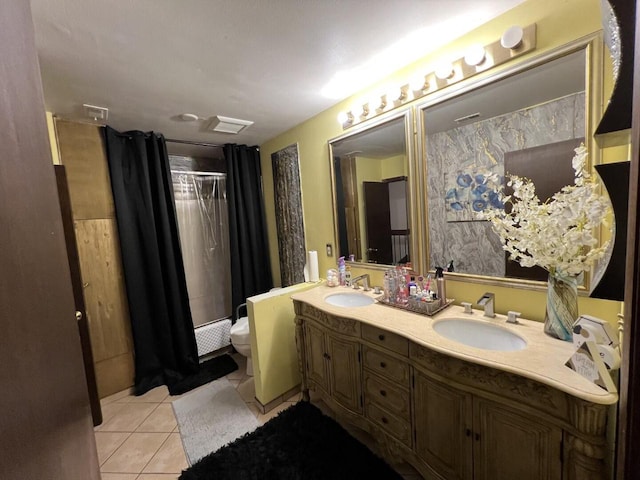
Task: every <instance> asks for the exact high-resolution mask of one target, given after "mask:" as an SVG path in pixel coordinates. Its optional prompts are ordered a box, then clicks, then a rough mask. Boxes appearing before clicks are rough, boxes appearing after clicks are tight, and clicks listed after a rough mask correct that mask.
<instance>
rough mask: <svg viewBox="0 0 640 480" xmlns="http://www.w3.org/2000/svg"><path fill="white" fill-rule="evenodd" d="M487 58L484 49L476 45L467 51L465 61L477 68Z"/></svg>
mask: <svg viewBox="0 0 640 480" xmlns="http://www.w3.org/2000/svg"><path fill="white" fill-rule="evenodd" d="M486 56H487V53H486V51H485V49H484V47H483V46H482V45H479V44H475V45H472V46H471V47H470V48H469V50H467V54H466V55H465V56H464V61H465V63H466V64H467V65H469V66H472V67H477V66H478V65H480V64H481V63H482V62H484V59H485V58H486Z"/></svg>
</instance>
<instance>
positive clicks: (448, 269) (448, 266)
mask: <svg viewBox="0 0 640 480" xmlns="http://www.w3.org/2000/svg"><path fill="white" fill-rule="evenodd" d="M447 272H453V260H450V261H449V265H447Z"/></svg>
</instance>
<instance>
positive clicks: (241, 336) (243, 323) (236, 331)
mask: <svg viewBox="0 0 640 480" xmlns="http://www.w3.org/2000/svg"><path fill="white" fill-rule="evenodd" d="M231 340H232V342H233V343H236V344H237V345H249V344H251V337H250V335H249V317H241V318H239V319H238V321H237V322H236V323H234V324H233V325H231Z"/></svg>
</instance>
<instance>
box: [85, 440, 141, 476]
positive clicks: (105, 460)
mask: <svg viewBox="0 0 640 480" xmlns="http://www.w3.org/2000/svg"><path fill="white" fill-rule="evenodd" d="M95 433H98V432H94V435H95ZM105 433H128V435H127V436H126V437H125V438H124V440H122V443H120V445H118V446H117V447H116V448H114V449H113V452H111V453H110V454H109V456H108V457H107V458H105V459H104V461H103V462H102V463H101V464H100V471H101V472H102V466H103V465H104V464H105V463H107V460H109V459H110V458H111V457H112V456H113V454H114V453H116V451H118V449H119V448H120V447H121V446H122V445H124V442H126V441H127V439H128V438H129V437H130V436H131V435H132V434H133V432H105Z"/></svg>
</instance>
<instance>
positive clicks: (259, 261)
mask: <svg viewBox="0 0 640 480" xmlns="http://www.w3.org/2000/svg"><path fill="white" fill-rule="evenodd" d="M224 157H225V161H226V163H227V200H228V202H229V240H230V244H231V297H232V299H231V303H232V306H233V312H234V315H235V313H236V308H237V307H238V305H240V304H242V303H245V302H246V299H247V297H250V296H252V295H257V294H259V293H264V292H267V291H269V289H270V288H271V287H273V280H272V279H271V264H270V263H269V247H268V243H267V226H266V220H265V214H264V203H263V197H262V172H261V169H260V154H259V152H258V148H257V147H247V146H246V145H235V144H230V143H228V144H226V145H225V146H224Z"/></svg>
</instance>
